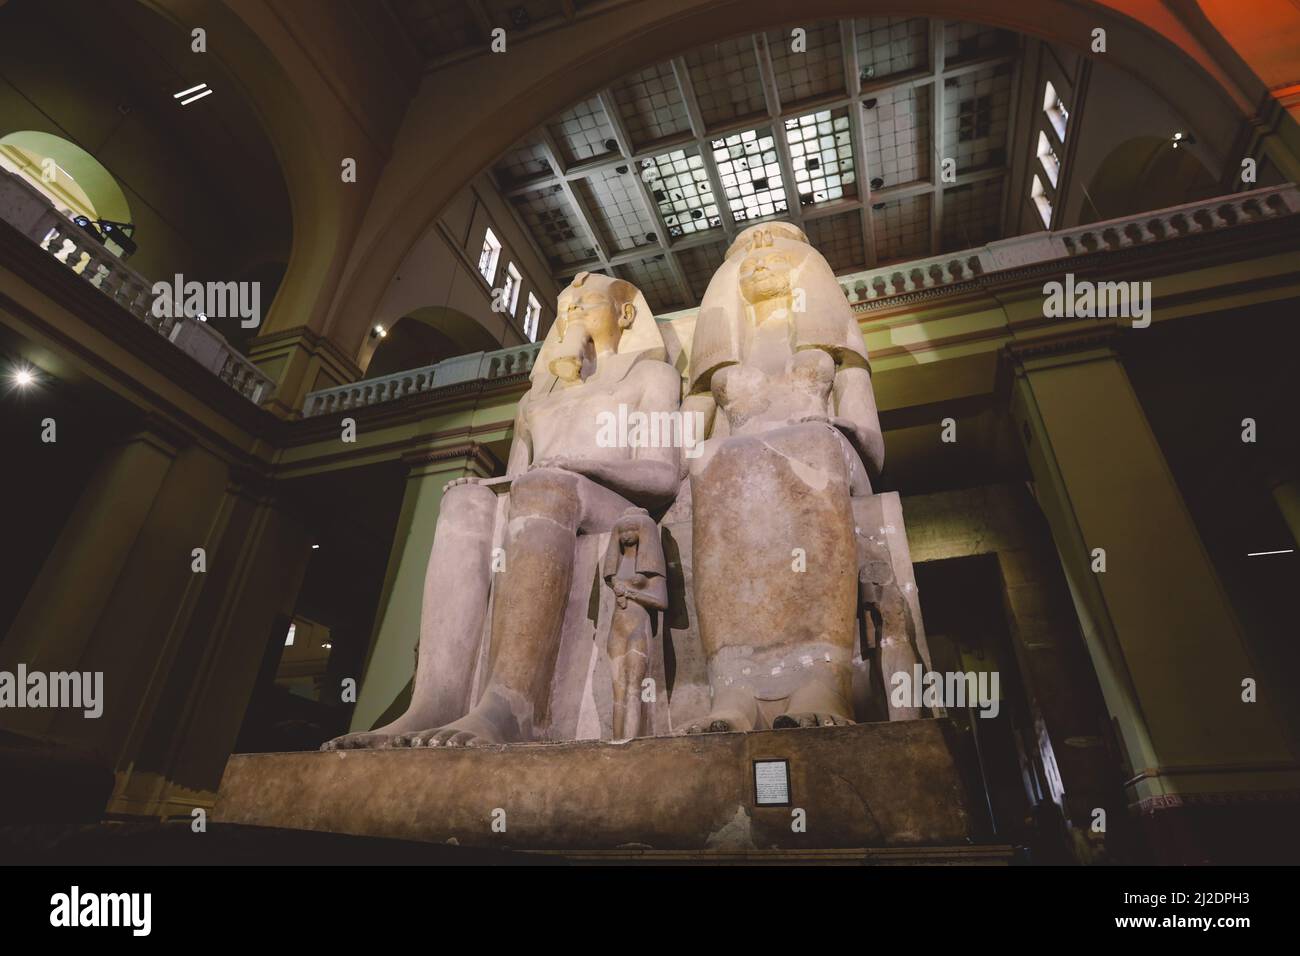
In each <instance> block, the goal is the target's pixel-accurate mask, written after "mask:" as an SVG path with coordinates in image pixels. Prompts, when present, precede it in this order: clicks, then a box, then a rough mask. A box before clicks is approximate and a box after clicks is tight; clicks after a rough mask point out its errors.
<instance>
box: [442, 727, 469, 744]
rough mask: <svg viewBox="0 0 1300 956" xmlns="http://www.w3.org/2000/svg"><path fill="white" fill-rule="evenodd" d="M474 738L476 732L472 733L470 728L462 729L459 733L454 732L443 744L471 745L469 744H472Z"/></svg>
mask: <svg viewBox="0 0 1300 956" xmlns="http://www.w3.org/2000/svg"><path fill="white" fill-rule="evenodd" d="M473 740H474V734H472V733H470V732H469V731H468V730H462V731H461V732H460V733H458V734H453V735H452V736H451V737H450V738H448V739H447V740H446V741H445V742H444V743H443V746H445V747H469V746H472V741H473Z"/></svg>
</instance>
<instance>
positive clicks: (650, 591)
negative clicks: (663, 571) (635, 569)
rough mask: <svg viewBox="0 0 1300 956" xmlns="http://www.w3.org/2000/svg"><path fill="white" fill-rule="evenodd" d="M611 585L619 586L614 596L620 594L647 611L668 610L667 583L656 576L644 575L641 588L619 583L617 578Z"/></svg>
mask: <svg viewBox="0 0 1300 956" xmlns="http://www.w3.org/2000/svg"><path fill="white" fill-rule="evenodd" d="M613 583H614V584H619V585H621V587H619V588H615V593H616V594H617V593H620V592H621V593H622V594H623V595H625V596H626V597H628V598H629V599H631V600H633V601H635V602H636V603H637V604H640V605H641V606H642V607H643V608H646V609H647V610H655V611H666V610H668V582H667V581H666V580H664V578H663V577H662V576H660V575H658V574H650V575H646V581H645V584H644V585H643V586H642V587H637V586H636V585H635V584H633V583H630V582H627V581H620V580H618V579H617V578H616V579H615V580H614V582H613Z"/></svg>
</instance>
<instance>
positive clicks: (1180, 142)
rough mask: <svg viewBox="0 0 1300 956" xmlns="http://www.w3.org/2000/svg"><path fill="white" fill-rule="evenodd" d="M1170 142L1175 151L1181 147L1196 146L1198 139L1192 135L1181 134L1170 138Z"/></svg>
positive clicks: (1175, 134)
mask: <svg viewBox="0 0 1300 956" xmlns="http://www.w3.org/2000/svg"><path fill="white" fill-rule="evenodd" d="M1169 142H1170V143H1172V144H1173V147H1174V149H1177V148H1178V147H1179V146H1195V145H1196V137H1195V136H1193V135H1192V134H1191V133H1182V132H1179V133H1174V135H1173V136H1171V137H1169Z"/></svg>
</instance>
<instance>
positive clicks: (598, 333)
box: [324, 273, 681, 749]
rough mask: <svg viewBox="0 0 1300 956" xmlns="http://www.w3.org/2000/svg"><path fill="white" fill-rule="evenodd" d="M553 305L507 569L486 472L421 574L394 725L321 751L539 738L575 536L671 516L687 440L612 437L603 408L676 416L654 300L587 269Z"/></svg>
mask: <svg viewBox="0 0 1300 956" xmlns="http://www.w3.org/2000/svg"><path fill="white" fill-rule="evenodd" d="M558 306H559V308H558V312H557V317H556V321H555V324H554V325H553V326H552V328H551V330H550V332H549V334H548V335H547V338H546V341H545V342H544V344H543V346H542V349H541V352H540V353H539V355H538V357H537V361H536V363H535V364H534V368H533V372H532V384H531V387H530V389H529V391H528V393H527V394H526V395H525V396H524V398H523V399H522V400H521V401H520V403H519V408H518V412H517V414H516V418H515V422H514V438H513V444H512V445H511V450H510V457H509V463H508V466H507V477H508V478H510V479H511V481H510V488H509V501H508V504H507V511H506V515H505V518H506V520H505V524H504V528H505V530H504V540H503V542H502V543H503V548H504V555H503V558H504V570H502V569H501V568H500V567H498V568H497V572H496V573H494V572H493V559H492V545H493V527H494V523H495V521H496V511H497V495H496V492H494V491H493V490H492V488H490V487H488V486H487V485H485V484H484V483H483V479H477V478H460V479H457V480H456V481H453V482H450V483H449V484H448V486H447V488H446V490H445V494H444V497H443V500H442V507H441V509H440V514H439V518H438V526H437V529H436V531H435V534H434V542H433V547H432V550H431V553H430V556H429V565H428V571H427V573H426V578H425V592H424V606H423V612H422V616H421V625H420V643H419V653H418V663H417V667H416V674H415V680H414V683H413V688H412V696H411V702H410V706H409V708H408V709H407V711H406V712H405V713H404V714H402V715H401V716H400V717H398V718H397V719H396V720H395V721H393V722H392V723H390V724H388V725H387V726H384V727H380V728H378V729H376V730H374V731H372V732H369V733H360V734H348V735H346V736H344V737H340V738H337V739H335V740H332V741H330V742H328V743H327V744H325V748H324V749H348V748H357V747H426V746H428V747H438V746H451V747H458V746H477V745H483V744H501V743H510V742H516V741H529V740H533V739H536V735H537V729H538V721H539V715H540V712H541V711H542V710H543V709H544V708H545V706H546V702H547V699H548V695H549V693H550V689H551V684H552V677H553V674H554V671H555V666H556V655H557V652H558V648H559V644H560V636H561V628H562V625H563V619H564V614H565V607H566V602H567V601H568V598H569V593H570V588H571V585H572V578H573V569H574V553H575V543H576V540H577V538H578V536H580V535H596V534H601V533H604V532H608V531H610V530H611V529H613V528H614V527H615V525H616V524H617V523H618V521H619V519H620V518H621V517H622V516H624V514H625V513H627V512H628V510H629V509H632V508H637V507H639V508H646V509H650V510H660V511H662V509H663V508H664V507H665V506H666V505H667V504H668V503H669V502H671V500H672V499H673V497H674V496H675V495H676V493H677V491H678V488H679V486H680V482H681V473H680V471H679V467H680V464H679V463H680V458H679V455H680V452H679V450H678V449H677V448H673V447H646V446H645V445H644V444H639V445H638V444H635V443H628V442H609V441H607V440H602V438H601V428H600V424H601V421H602V419H603V418H604V417H605V416H604V415H602V413H614V414H617V413H618V410H619V407H620V406H626V408H625V411H626V413H627V414H631V413H633V412H642V413H646V414H654V413H662V412H675V411H676V410H677V408H678V405H679V400H680V397H681V376H680V375H679V374H678V372H677V371H676V370H675V369H674V368H673V367H672V366H671V365H668V364H667V363H666V362H664V361H663V358H664V351H663V340H662V338H661V337H660V335H659V332H658V330H657V328H656V326H655V321H654V317H653V315H651V313H650V309H649V307H648V306H647V304H646V301H645V298H644V296H642V295H641V293H640V292H639V291H638V290H637V289H636V287H635V286H633V285H631V284H630V283H628V282H625V281H623V280H619V279H611V278H609V277H608V276H603V275H595V274H588V273H579V274H578V275H577V276H575V277H574V279H573V282H572V284H571V285H570V286H569V287H568V288H567V289H565V290H564V291H563V292H562V293H561V294H560V297H559V303H558ZM629 444H633V445H634V447H627V446H628V445H629ZM489 598H490V601H489ZM489 603H490V605H491V611H490V616H491V626H490V630H489V631H488V637H487V642H488V647H487V654H486V658H485V664H480V663H479V657H480V649H481V648H480V645H481V642H482V640H483V633H484V624H485V620H486V618H487V616H488V614H489V610H488V608H489ZM476 665H477V666H478V667H479V669H480V673H479V681H478V683H477V687H478V689H477V692H473V693H472V687H471V685H474V684H475V683H476V682H475V679H474V678H475V671H476ZM471 697H472V701H471Z"/></svg>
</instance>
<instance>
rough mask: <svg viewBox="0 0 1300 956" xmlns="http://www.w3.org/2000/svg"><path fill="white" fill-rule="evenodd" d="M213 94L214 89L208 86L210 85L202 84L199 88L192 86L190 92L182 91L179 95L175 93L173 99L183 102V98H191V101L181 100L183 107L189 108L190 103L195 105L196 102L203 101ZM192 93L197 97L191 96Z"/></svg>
mask: <svg viewBox="0 0 1300 956" xmlns="http://www.w3.org/2000/svg"><path fill="white" fill-rule="evenodd" d="M200 90H202V92H199V91H200ZM211 92H212V89H211V88H210V87H209V86H208V84H206V83H200V84H199V85H198V86H191V87H190V88H189V89H188V90H181V91H180V92H179V93H173V94H172V99H174V100H181V97H182V96H189V99H185V100H181V106H188V105H189V104H190V103H193V102H194V101H195V100H201V99H203V97H205V96H207V95H208V94H209V93H211ZM191 93H193V94H195V95H194V96H190V94H191Z"/></svg>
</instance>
